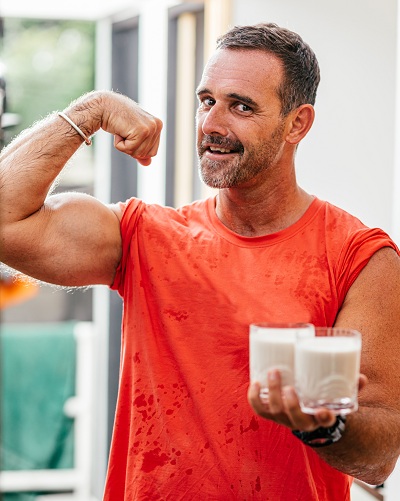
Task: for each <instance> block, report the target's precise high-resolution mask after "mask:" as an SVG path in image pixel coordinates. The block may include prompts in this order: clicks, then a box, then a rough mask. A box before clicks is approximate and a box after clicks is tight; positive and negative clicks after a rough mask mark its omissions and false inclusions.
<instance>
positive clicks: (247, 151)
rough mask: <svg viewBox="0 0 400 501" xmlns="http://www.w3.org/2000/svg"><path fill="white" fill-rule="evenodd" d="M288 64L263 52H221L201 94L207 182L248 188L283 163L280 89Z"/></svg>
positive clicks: (200, 141) (200, 137)
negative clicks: (275, 164) (250, 183)
mask: <svg viewBox="0 0 400 501" xmlns="http://www.w3.org/2000/svg"><path fill="white" fill-rule="evenodd" d="M282 76H283V70H282V65H281V63H280V61H279V60H278V59H277V58H276V57H275V56H273V55H271V54H268V53H266V52H263V51H261V50H236V49H235V50H232V49H223V50H218V51H217V52H216V53H215V54H214V55H213V56H212V58H211V59H210V61H209V62H208V64H207V66H206V68H205V70H204V73H203V77H202V80H201V82H200V85H199V87H198V89H197V95H198V98H199V101H200V104H199V108H198V110H197V116H196V118H197V151H198V156H199V160H200V174H201V177H202V179H203V181H204V182H205V183H206V184H207V185H208V186H211V187H213V188H233V187H237V186H241V185H245V184H247V183H249V182H251V181H252V180H253V179H255V178H256V177H257V175H258V174H260V173H261V172H263V171H265V170H266V169H268V167H270V166H271V165H272V164H274V163H275V162H277V161H279V158H280V155H281V153H282V149H283V146H284V143H285V141H284V129H285V122H284V120H283V118H282V117H281V115H280V111H281V102H280V99H279V97H278V94H277V91H276V89H277V88H278V86H279V84H280V82H281V79H282Z"/></svg>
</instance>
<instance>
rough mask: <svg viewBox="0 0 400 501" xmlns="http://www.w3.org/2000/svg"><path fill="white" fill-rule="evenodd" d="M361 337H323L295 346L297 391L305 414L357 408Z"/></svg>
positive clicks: (341, 411) (304, 341) (309, 339)
mask: <svg viewBox="0 0 400 501" xmlns="http://www.w3.org/2000/svg"><path fill="white" fill-rule="evenodd" d="M360 350H361V338H360V337H357V336H356V337H342V336H321V337H319V336H318V337H312V338H308V339H302V340H300V341H298V343H297V345H296V355H295V365H296V390H297V393H298V395H299V398H300V403H301V405H302V408H303V410H304V411H305V412H309V413H312V412H313V409H314V408H317V407H328V408H331V409H332V410H338V411H339V412H340V413H347V412H351V411H354V410H356V409H357V394H358V378H359V373H360Z"/></svg>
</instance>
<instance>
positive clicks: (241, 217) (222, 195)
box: [216, 180, 313, 237]
mask: <svg viewBox="0 0 400 501" xmlns="http://www.w3.org/2000/svg"><path fill="white" fill-rule="evenodd" d="M294 181H295V180H294ZM312 200H313V197H312V196H311V195H309V194H308V193H306V192H305V191H304V190H302V189H301V188H300V187H299V186H298V185H297V183H296V182H294V183H293V182H292V183H284V182H280V183H277V184H276V185H275V186H271V185H269V186H266V185H262V186H260V185H256V186H253V187H252V186H248V187H240V188H226V189H221V190H220V191H219V193H218V196H217V204H216V213H217V216H218V218H219V219H220V221H221V222H222V223H223V224H224V225H225V226H226V227H227V228H229V229H230V230H232V231H234V232H235V233H237V234H239V235H242V236H246V237H257V236H262V235H268V234H271V233H276V232H277V231H281V230H283V229H285V228H288V227H289V226H291V225H292V224H294V223H295V222H296V221H298V220H299V219H300V218H301V217H302V215H303V214H304V213H305V212H306V210H307V209H308V207H309V206H310V204H311V202H312Z"/></svg>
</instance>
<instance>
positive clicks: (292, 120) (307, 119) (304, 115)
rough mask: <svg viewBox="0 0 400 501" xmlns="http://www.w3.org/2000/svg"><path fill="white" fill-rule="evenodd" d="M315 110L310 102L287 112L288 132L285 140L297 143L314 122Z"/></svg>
mask: <svg viewBox="0 0 400 501" xmlns="http://www.w3.org/2000/svg"><path fill="white" fill-rule="evenodd" d="M314 117H315V111H314V106H312V105H311V104H302V105H301V106H299V107H298V108H296V109H295V110H293V111H292V112H291V113H290V114H289V120H288V125H289V127H288V133H287V135H286V138H285V139H286V142H288V143H290V144H298V143H299V142H300V141H301V140H302V139H303V138H304V137H305V136H306V135H307V132H308V131H309V130H310V129H311V126H312V124H313V122H314Z"/></svg>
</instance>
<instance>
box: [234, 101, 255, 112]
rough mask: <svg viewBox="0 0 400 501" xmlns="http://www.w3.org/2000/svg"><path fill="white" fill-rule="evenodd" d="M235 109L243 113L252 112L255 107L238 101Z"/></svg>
mask: <svg viewBox="0 0 400 501" xmlns="http://www.w3.org/2000/svg"><path fill="white" fill-rule="evenodd" d="M235 109H237V110H238V111H240V112H241V113H251V112H252V111H253V108H250V106H248V105H247V104H244V103H237V104H236V105H235Z"/></svg>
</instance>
